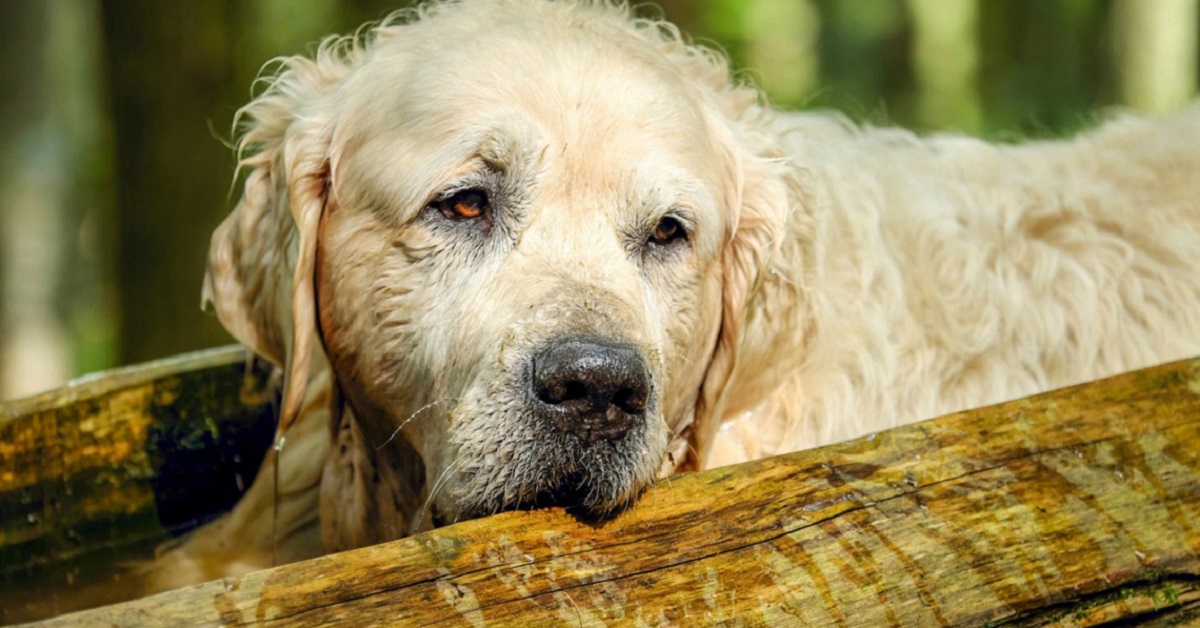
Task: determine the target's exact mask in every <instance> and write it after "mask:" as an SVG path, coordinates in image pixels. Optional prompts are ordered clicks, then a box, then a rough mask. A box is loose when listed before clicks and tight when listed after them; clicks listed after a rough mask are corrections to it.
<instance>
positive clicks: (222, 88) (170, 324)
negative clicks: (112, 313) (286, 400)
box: [103, 0, 247, 363]
mask: <svg viewBox="0 0 1200 628" xmlns="http://www.w3.org/2000/svg"><path fill="white" fill-rule="evenodd" d="M240 4H243V3H239V2H237V1H236V0H205V1H204V2H184V3H172V2H153V1H148V0H138V1H135V0H105V2H104V3H103V12H104V31H105V40H106V41H107V44H108V50H107V59H106V60H107V70H108V82H109V87H110V92H111V94H112V117H113V122H114V129H115V130H114V136H115V138H114V142H115V145H116V151H115V154H116V168H115V170H116V184H117V185H116V187H117V193H116V197H117V206H118V211H117V242H118V246H117V251H118V253H117V271H118V279H117V281H118V285H119V288H118V295H119V297H118V299H119V310H120V316H119V320H120V324H119V344H120V350H119V356H118V359H119V360H120V362H121V363H131V362H140V361H145V360H147V359H150V358H155V357H161V356H165V355H168V354H173V353H178V352H181V351H186V350H191V349H196V348H200V347H206V346H212V345H214V344H220V343H224V342H228V339H229V336H228V334H226V333H225V331H224V330H223V329H222V328H221V326H220V325H219V324H218V322H217V320H216V318H215V317H214V316H212V315H211V314H206V313H202V312H201V310H200V285H201V279H202V277H203V273H204V266H205V258H206V253H207V250H208V241H209V236H210V234H211V233H212V230H213V228H214V227H216V225H217V224H218V223H219V222H220V220H221V219H222V218H223V217H224V215H225V214H226V213H227V212H228V209H229V206H230V198H229V193H230V183H229V182H230V180H231V178H232V176H233V165H234V162H233V157H232V151H230V150H229V149H228V148H227V147H226V146H224V145H223V142H222V140H224V139H227V138H228V137H229V130H228V129H229V124H230V122H231V120H232V117H233V112H234V111H235V110H236V108H237V107H238V106H239V105H240V104H241V103H242V101H244V100H245V99H246V94H247V84H246V83H245V82H244V81H239V80H238V79H239V78H240V77H236V76H234V72H233V70H232V68H234V67H235V65H234V63H233V62H232V59H231V54H232V53H231V50H233V48H234V45H233V44H234V42H233V41H231V38H233V37H234V33H233V30H234V25H235V24H238V23H240V21H239V20H237V19H236V18H237V13H236V9H237V8H238V7H239V5H240ZM180 24H186V25H187V28H180ZM185 34H186V36H185Z"/></svg>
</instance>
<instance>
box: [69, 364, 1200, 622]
mask: <svg viewBox="0 0 1200 628" xmlns="http://www.w3.org/2000/svg"><path fill="white" fill-rule="evenodd" d="M1117 618H1125V619H1130V618H1138V619H1158V620H1164V621H1167V620H1170V621H1175V620H1179V621H1190V622H1197V621H1200V361H1190V362H1178V363H1174V364H1169V365H1165V366H1161V367H1156V368H1151V369H1147V370H1144V371H1140V372H1136V373H1132V374H1127V375H1123V376H1120V377H1115V378H1112V379H1108V380H1104V381H1101V382H1096V383H1091V384H1087V385H1083V386H1078V387H1075V388H1069V389H1065V390H1060V391H1056V392H1052V393H1048V394H1045V395H1040V396H1037V397H1034V398H1031V399H1028V400H1021V401H1014V402H1011V403H1006V404H1002V405H999V406H995V407H991V408H985V409H981V410H973V411H970V412H964V413H960V414H955V415H951V416H948V417H944V418H941V419H937V420H933V421H927V422H924V423H920V424H916V425H911V426H907V427H903V428H899V429H895V430H891V431H887V432H881V433H878V434H873V435H870V436H867V437H865V438H860V439H858V440H854V441H850V442H847V443H844V444H840V445H836V446H832V447H825V448H822V449H817V450H811V451H805V452H800V453H796V454H791V455H786V456H780V457H777V458H772V459H768V460H763V461H759V462H754V463H749V464H744V465H739V466H734V467H728V468H723V469H716V470H713V471H708V472H704V473H697V474H691V475H685V476H678V477H675V478H672V479H670V480H667V481H663V482H662V483H661V484H660V485H659V486H656V487H654V488H652V489H650V490H648V491H647V492H646V493H645V495H643V496H642V498H641V499H640V501H639V502H638V503H637V505H636V506H635V507H634V508H632V509H630V510H629V511H627V512H625V513H623V514H621V515H619V516H617V517H615V518H613V519H610V520H607V521H583V520H579V519H576V518H574V517H572V516H570V515H569V514H567V513H564V512H562V511H561V510H555V509H550V510H542V511H534V512H510V513H505V514H501V515H497V516H494V517H491V518H488V519H482V520H476V521H468V522H464V523H459V524H457V525H453V526H449V527H446V528H442V529H439V530H435V531H433V532H430V533H426V534H422V535H418V536H415V537H412V538H407V539H402V540H399V541H395V542H391V543H386V544H383V545H378V546H375V547H369V548H365V549H361V550H356V551H352V552H345V553H342V554H336V555H331V556H325V557H322V558H318V559H315V560H311V561H305V562H301V563H296V564H292V565H287V566H283V567H279V568H275V569H271V570H267V571H261V572H256V573H252V574H248V575H246V576H243V577H239V578H231V579H227V580H224V581H218V582H212V583H208V584H204V585H201V586H197V587H192V588H187V589H182V590H178V591H172V592H168V593H163V594H159V595H155V596H152V597H149V598H145V599H142V600H137V601H133V602H128V603H124V604H119V605H115V606H111V607H106V608H101V609H96V610H93V611H86V612H83V613H77V614H73V615H68V616H64V617H62V618H60V619H57V620H54V621H51V622H50V625H68V626H99V625H110V624H118V625H130V624H138V625H147V624H162V625H181V624H189V625H200V624H207V625H216V624H242V623H252V622H263V623H269V624H278V625H301V624H303V625H365V624H372V623H389V624H397V623H398V624H401V625H442V624H451V625H458V624H466V625H477V626H478V625H484V624H485V623H486V624H489V625H512V624H525V625H531V626H532V625H547V624H551V623H553V624H568V625H603V624H607V623H620V624H645V625H662V624H669V625H710V624H718V623H730V624H740V623H744V624H749V625H797V624H801V623H807V624H812V625H962V624H967V625H1043V624H1051V625H1072V626H1075V625H1097V624H1102V623H1105V622H1107V621H1111V620H1114V619H1117Z"/></svg>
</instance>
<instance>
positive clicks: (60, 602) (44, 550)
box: [0, 347, 275, 622]
mask: <svg viewBox="0 0 1200 628" xmlns="http://www.w3.org/2000/svg"><path fill="white" fill-rule="evenodd" d="M269 374H270V368H269V367H268V366H267V365H266V364H264V363H262V362H261V361H258V360H255V359H252V358H251V357H250V356H249V354H248V353H247V351H246V350H245V349H243V348H241V347H228V348H225V349H217V350H212V351H203V352H198V353H194V354H187V355H183V356H179V357H175V358H171V359H168V360H162V361H159V362H153V363H149V364H145V365H140V366H135V367H129V368H124V369H119V370H116V371H110V372H107V373H100V374H98V375H94V376H89V377H87V378H84V379H81V380H78V381H76V382H73V383H72V384H70V385H68V386H67V387H65V388H63V389H60V390H57V391H52V392H49V393H45V394H42V395H39V396H37V397H32V398H29V399H26V400H21V401H15V402H10V403H5V404H0V622H7V621H13V620H19V619H22V618H29V617H37V616H47V615H50V614H54V613H61V612H65V611H68V610H74V609H79V608H87V607H88V606H94V605H96V604H99V603H105V602H109V601H113V596H120V595H122V594H125V595H126V597H127V596H128V595H129V594H130V593H131V592H132V591H136V590H137V587H136V586H135V585H134V583H130V582H128V581H120V579H121V578H122V577H123V574H122V571H121V569H119V567H120V566H121V565H122V564H124V563H126V562H129V561H134V560H136V559H138V558H146V557H148V556H151V555H152V552H153V550H154V547H155V546H156V545H157V544H158V543H160V542H162V541H164V540H166V539H168V538H170V537H171V536H172V535H174V534H179V533H181V532H184V531H186V530H187V529H190V528H191V527H194V526H195V525H197V524H199V523H201V522H203V521H206V520H208V519H211V518H213V517H215V516H216V515H217V514H219V513H221V512H223V511H225V510H227V509H228V508H229V507H231V506H232V504H233V503H234V502H235V501H236V499H237V498H238V497H239V496H240V493H241V489H242V488H243V487H246V486H249V484H250V482H251V481H252V480H253V479H254V475H255V473H256V472H257V470H258V466H259V464H260V461H261V460H262V455H263V452H264V451H265V450H266V448H267V447H268V446H269V443H270V440H271V435H272V431H273V429H274V418H273V403H274V398H275V393H274V392H273V388H272V386H271V385H269V383H268V378H269ZM118 599H126V598H118Z"/></svg>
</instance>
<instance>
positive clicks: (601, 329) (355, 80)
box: [160, 0, 1200, 584]
mask: <svg viewBox="0 0 1200 628" xmlns="http://www.w3.org/2000/svg"><path fill="white" fill-rule="evenodd" d="M240 120H241V124H242V126H241V128H242V132H241V135H240V139H239V143H238V152H239V157H240V165H241V167H242V169H244V171H245V172H247V173H248V174H247V176H246V179H245V187H244V191H243V193H242V196H241V199H240V201H239V202H238V204H237V206H236V208H235V209H234V210H233V212H232V213H231V215H230V216H229V217H228V218H227V219H226V220H225V222H224V223H222V224H221V226H220V227H219V228H218V229H217V230H216V231H215V233H214V234H213V238H212V248H211V254H210V258H209V263H208V272H207V275H206V279H205V300H206V301H207V302H211V304H212V305H213V306H214V308H215V311H216V314H217V315H218V317H219V318H220V320H221V322H222V323H223V324H224V325H225V326H226V327H227V328H228V329H229V331H230V332H231V333H232V334H233V335H234V336H235V337H236V338H237V339H238V340H239V341H241V342H242V343H243V344H245V345H246V346H248V347H250V348H251V349H253V350H254V351H255V352H257V353H259V354H261V355H263V356H265V357H267V358H268V359H270V360H272V361H274V362H275V363H276V364H278V365H280V367H281V368H282V369H283V371H284V372H285V374H286V384H285V389H284V394H283V403H282V412H281V421H280V426H279V443H278V445H277V447H276V448H275V449H274V450H273V451H272V452H271V453H270V454H269V456H268V459H267V462H266V463H264V466H263V470H262V472H261V473H260V475H259V478H258V480H257V481H256V482H255V483H254V485H253V487H252V488H251V489H250V492H249V493H248V494H247V495H246V496H245V498H244V499H243V500H242V502H241V503H240V504H239V505H238V506H237V507H236V508H235V509H234V511H233V512H232V513H230V514H229V515H227V516H226V517H225V518H224V519H222V520H220V521H218V522H217V523H215V524H213V525H211V526H210V527H209V528H207V529H205V530H201V531H200V532H199V533H197V534H196V535H195V536H193V537H192V538H190V539H188V540H187V541H185V542H184V543H183V545H182V546H181V547H178V548H175V549H174V550H172V551H171V552H166V553H164V555H163V556H162V557H160V558H161V564H160V567H161V573H162V574H164V575H163V579H162V580H161V582H164V583H165V582H171V583H173V584H178V583H179V582H182V581H187V580H197V579H203V578H213V577H217V576H220V575H225V574H227V573H231V572H236V571H244V570H248V569H252V568H256V567H260V566H264V565H265V564H269V563H270V562H272V561H275V562H283V561H286V560H293V559H296V558H302V557H305V556H310V555H313V554H316V553H319V552H321V551H336V550H342V549H348V548H353V547H360V546H364V545H368V544H372V543H377V542H381V541H386V540H389V539H395V538H398V537H401V536H404V535H407V534H410V533H413V532H416V531H419V530H422V529H427V528H429V527H431V526H434V525H438V524H442V523H449V522H453V521H456V520H460V519H464V518H471V517H479V516H484V515H488V514H491V513H495V512H499V511H502V510H506V509H514V508H526V507H535V506H544V505H558V506H562V507H565V508H569V509H572V510H574V511H578V512H582V513H585V514H587V515H601V516H602V515H605V514H607V513H611V512H614V511H616V510H619V509H621V508H624V507H626V506H627V505H628V504H630V503H631V502H633V501H634V500H635V499H636V498H637V496H638V495H639V493H640V492H641V491H642V489H643V488H645V487H646V486H647V485H649V484H651V483H653V482H654V481H655V480H656V478H659V477H663V476H666V475H669V474H671V473H675V472H678V471H682V470H694V469H707V468H712V467H715V466H720V465H727V464H733V463H738V462H742V461H748V460H753V459H756V458H761V457H764V456H772V455H776V454H781V453H784V452H789V451H794V450H798V449H803V448H808V447H814V446H819V445H822V444H826V443H831V442H836V441H840V440H844V439H848V438H852V437H856V436H861V435H864V434H868V433H871V432H875V431H878V430H884V429H887V428H890V427H893V426H898V425H901V424H904V423H909V422H913V421H919V420H923V419H928V418H932V417H936V416H939V415H942V414H946V413H950V412H953V411H957V410H962V409H966V408H972V407H977V406H983V405H988V404H993V403H997V402H1001V401H1004V400H1008V399H1012V398H1018V397H1022V396H1027V395H1031V394H1033V393H1037V392H1039V391H1044V390H1047V389H1051V388H1055V387H1061V386H1066V385H1069V384H1074V383H1078V382H1082V381H1086V380H1091V379H1095V378H1100V377H1103V376H1107V375H1112V374H1115V373H1119V372H1122V371H1127V370H1131V369H1136V368H1139V367H1144V366H1148V365H1151V364H1154V363H1158V362H1164V361H1168V360H1173V359H1177V358H1182V357H1186V356H1189V355H1194V354H1196V353H1200V307H1198V306H1200V149H1198V148H1197V147H1200V110H1198V109H1197V108H1192V109H1190V110H1188V111H1185V112H1184V113H1181V114H1178V115H1176V116H1174V117H1171V118H1166V119H1161V120H1144V119H1139V118H1136V117H1132V116H1115V117H1113V118H1112V119H1110V120H1108V121H1107V122H1105V123H1103V124H1101V125H1099V126H1098V127H1097V128H1095V129H1093V130H1091V131H1088V132H1086V133H1084V134H1082V135H1080V136H1078V137H1076V138H1074V139H1070V140H1062V141H1039V142H1031V143H1024V144H1012V145H1004V144H991V143H986V142H984V141H980V140H976V139H972V138H968V137H961V136H953V135H945V136H942V135H939V136H932V137H921V136H918V135H915V134H913V133H911V132H909V131H905V130H899V129H889V128H872V127H866V126H859V125H856V124H853V123H851V122H849V121H847V120H846V119H844V118H843V117H840V116H838V115H836V114H828V113H784V112H780V111H776V110H773V109H772V108H771V107H770V106H769V105H767V104H765V102H764V100H763V98H762V97H761V95H760V94H759V93H758V92H757V91H756V90H755V89H754V88H753V87H752V86H749V85H745V84H741V83H739V82H737V81H735V80H733V79H732V78H731V73H730V70H729V68H728V65H727V62H726V60H725V59H724V58H723V57H722V56H721V55H720V54H718V53H716V52H713V51H711V50H708V49H706V48H704V47H701V46H696V45H692V44H690V43H688V42H687V41H686V40H685V39H684V37H683V36H681V34H680V33H679V31H678V30H677V29H676V28H675V27H674V26H672V25H670V24H668V23H665V22H662V21H656V20H651V19H642V18H638V17H635V16H634V15H633V14H632V13H631V10H630V9H629V8H628V7H626V6H624V5H621V4H616V3H609V2H604V1H591V2H589V1H586V0H576V1H560V2H554V1H550V0H462V1H461V2H443V3H437V4H427V5H424V6H422V7H421V8H418V9H415V10H412V11H408V12H404V13H401V14H398V15H396V16H393V17H392V18H389V19H387V20H385V21H384V22H382V23H381V24H379V25H376V26H374V27H373V28H370V29H369V30H367V31H365V34H363V35H361V36H358V37H353V38H333V39H329V40H326V41H325V42H324V43H323V44H322V45H321V46H320V48H319V49H318V50H317V52H316V54H315V56H314V57H313V58H306V57H293V58H290V59H286V60H284V61H283V62H282V64H281V66H280V68H279V71H278V72H277V73H276V74H275V75H274V77H273V78H272V79H270V83H269V87H267V88H266V90H265V91H264V92H263V93H262V94H261V95H260V96H258V97H257V98H256V99H254V100H253V102H251V103H250V104H248V105H247V106H246V107H245V108H244V109H243V110H242V111H241V112H240ZM318 513H319V517H318ZM318 519H319V526H318V524H317V521H318ZM170 574H174V575H175V576H177V578H176V579H175V580H171V578H170V577H169V576H170Z"/></svg>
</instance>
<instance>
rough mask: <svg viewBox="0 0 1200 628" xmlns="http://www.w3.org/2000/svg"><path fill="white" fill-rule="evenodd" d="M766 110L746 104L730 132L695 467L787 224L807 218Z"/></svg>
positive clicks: (705, 450) (693, 441)
mask: <svg viewBox="0 0 1200 628" xmlns="http://www.w3.org/2000/svg"><path fill="white" fill-rule="evenodd" d="M761 114H762V109H761V108H760V107H759V106H758V105H751V106H749V107H747V108H746V109H743V110H742V112H741V116H740V119H738V120H737V121H736V122H735V123H734V125H733V127H732V130H731V132H730V135H729V136H727V137H726V139H727V140H729V142H728V144H729V145H727V146H726V148H725V151H724V152H725V161H726V176H727V179H728V181H727V188H728V189H729V192H728V198H727V200H726V206H727V207H728V208H729V222H728V227H727V231H726V235H725V244H724V249H723V251H722V253H721V254H722V273H723V280H722V281H723V287H722V297H721V323H720V328H719V330H718V334H717V340H716V346H715V348H714V351H713V355H712V359H711V361H710V363H709V365H708V370H707V371H706V373H705V376H704V384H703V388H702V390H701V395H700V399H699V402H698V407H697V409H696V414H695V418H694V423H693V425H692V428H691V432H690V434H689V444H690V446H691V450H690V452H689V453H690V459H689V460H688V461H687V465H686V466H688V467H690V468H696V469H699V468H703V467H704V464H705V461H706V460H707V458H708V454H709V451H710V449H711V448H712V443H713V438H714V437H715V435H716V431H717V429H718V428H719V427H720V423H721V419H722V417H723V416H724V414H725V411H724V408H725V405H726V401H727V400H728V399H729V398H730V395H731V394H738V393H737V391H736V390H734V389H735V388H736V387H737V385H736V380H737V371H738V367H739V365H740V364H741V363H742V362H745V361H746V360H747V356H746V348H745V347H744V346H743V340H744V339H743V333H742V332H743V328H744V326H745V325H746V324H747V317H748V315H749V314H750V309H751V306H752V300H753V298H754V294H755V293H756V291H757V290H758V288H759V286H760V285H761V284H762V282H763V279H764V276H765V274H766V273H767V272H769V267H768V266H769V263H770V260H771V258H772V257H773V256H774V255H775V253H776V252H777V251H778V250H779V247H780V245H781V240H782V236H783V232H784V228H785V224H786V223H787V222H788V221H789V220H793V221H795V220H804V218H803V214H802V212H799V211H796V209H797V204H798V203H799V198H800V192H799V184H798V183H797V181H796V178H795V174H794V169H793V168H791V167H790V165H789V163H788V161H787V159H786V157H784V155H783V153H782V151H781V150H780V149H779V147H778V145H777V143H776V139H775V138H774V137H773V135H772V134H770V133H768V132H767V131H766V129H765V128H764V127H765V123H762V122H760V117H761Z"/></svg>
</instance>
